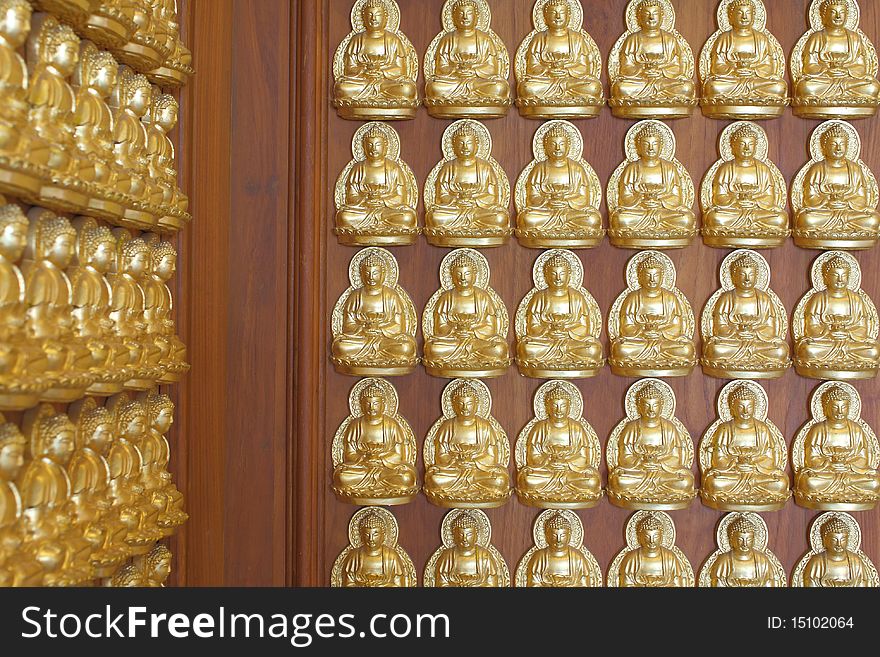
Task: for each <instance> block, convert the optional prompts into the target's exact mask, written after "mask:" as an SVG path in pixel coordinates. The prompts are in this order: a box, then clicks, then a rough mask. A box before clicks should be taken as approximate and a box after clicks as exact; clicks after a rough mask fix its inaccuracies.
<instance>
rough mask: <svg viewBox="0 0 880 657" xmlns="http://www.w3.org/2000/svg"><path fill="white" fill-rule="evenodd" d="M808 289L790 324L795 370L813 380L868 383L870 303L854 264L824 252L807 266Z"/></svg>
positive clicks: (873, 362)
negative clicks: (861, 380)
mask: <svg viewBox="0 0 880 657" xmlns="http://www.w3.org/2000/svg"><path fill="white" fill-rule="evenodd" d="M810 278H811V280H812V283H813V287H812V289H810V290H809V291H808V292H807V293H806V294H805V295H804V296H803V297H802V298H801V300H800V301H799V302H798V304H797V306H796V307H795V309H794V315H793V318H792V333H793V334H794V341H795V362H794V365H795V368H796V369H797V371H798V374H800V375H801V376H808V377H810V378H814V379H870V378H873V377H875V376H876V375H877V368H878V367H880V344H878V342H877V334H878V319H877V309H876V308H875V307H874V302H873V301H871V298H870V297H869V296H868V295H867V294H866V293H865V291H864V290H862V289H861V287H860V285H861V280H862V271H861V269H860V268H859V263H858V261H857V260H856V259H855V258H854V257H853V256H852V255H850V254H849V253H845V252H843V251H827V252H825V253H823V254H822V255H820V256H819V257H818V258H816V260H814V261H813V266H812V267H811V269H810Z"/></svg>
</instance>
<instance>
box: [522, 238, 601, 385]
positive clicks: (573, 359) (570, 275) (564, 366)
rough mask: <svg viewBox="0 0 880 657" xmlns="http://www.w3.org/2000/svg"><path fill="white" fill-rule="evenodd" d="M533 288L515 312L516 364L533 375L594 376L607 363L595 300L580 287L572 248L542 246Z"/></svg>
mask: <svg viewBox="0 0 880 657" xmlns="http://www.w3.org/2000/svg"><path fill="white" fill-rule="evenodd" d="M532 277H533V279H534V283H535V287H533V288H532V289H531V290H529V292H527V293H526V296H525V297H523V300H522V301H521V302H520V304H519V308H518V309H517V311H516V339H517V344H516V363H517V366H518V367H519V370H520V373H522V374H523V375H524V376H530V377H535V378H581V377H589V376H595V375H596V374H598V373H599V371H600V370H601V369H602V367H603V365H604V364H605V356H604V354H603V348H602V343H601V342H600V341H599V335H600V334H601V332H602V316H601V314H600V312H599V304H597V303H596V300H595V299H594V298H593V296H592V295H591V294H590V293H589V292H588V291H587V290H586V289H585V288H584V287H583V278H584V269H583V265H582V264H581V261H580V259H579V258H578V257H577V256H576V255H575V254H574V253H572V252H571V251H566V250H563V249H553V250H550V251H544V252H543V253H542V254H541V255H540V256H538V258H537V260H536V261H535V266H534V267H533V269H532Z"/></svg>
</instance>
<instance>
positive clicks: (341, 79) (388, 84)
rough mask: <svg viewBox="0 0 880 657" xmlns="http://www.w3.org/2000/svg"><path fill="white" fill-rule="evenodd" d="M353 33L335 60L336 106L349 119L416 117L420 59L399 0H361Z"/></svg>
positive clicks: (354, 15)
mask: <svg viewBox="0 0 880 657" xmlns="http://www.w3.org/2000/svg"><path fill="white" fill-rule="evenodd" d="M351 28H352V31H351V32H350V33H349V34H348V36H346V37H345V38H344V39H343V40H342V43H340V44H339V47H338V48H337V50H336V54H335V55H334V57H333V78H334V80H335V84H334V91H333V97H334V100H333V104H334V106H335V107H336V111H337V112H338V113H339V116H341V117H342V118H343V119H350V120H354V121H369V120H384V121H395V120H401V119H412V118H415V115H416V110H417V109H418V107H419V104H420V102H421V101H420V100H419V94H418V88H417V86H416V79H417V78H418V75H419V58H418V55H417V54H416V50H415V48H413V46H412V44H411V43H410V42H409V39H407V38H406V35H405V34H404V33H403V32H401V31H400V7H398V6H397V3H396V2H395V1H394V0H356V2H355V3H354V6H353V7H352V8H351Z"/></svg>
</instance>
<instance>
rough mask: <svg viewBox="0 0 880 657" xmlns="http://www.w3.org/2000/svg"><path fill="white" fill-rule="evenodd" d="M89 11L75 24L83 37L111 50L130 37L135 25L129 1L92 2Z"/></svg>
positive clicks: (127, 40) (123, 43)
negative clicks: (83, 18) (79, 22)
mask: <svg viewBox="0 0 880 657" xmlns="http://www.w3.org/2000/svg"><path fill="white" fill-rule="evenodd" d="M90 9H91V13H90V14H89V15H88V17H87V18H86V19H85V20H84V21H83V22H82V23H81V24H80V25H78V26H77V29H78V30H79V32H80V34H82V35H83V37H84V38H86V39H89V40H90V41H93V42H95V43H96V44H97V45H98V46H99V47H101V48H106V49H108V50H113V49H117V48H120V47H122V46H124V45H125V44H126V43H128V42H129V40H130V39H131V35H132V34H133V33H134V31H135V29H136V28H137V25H135V22H134V17H133V11H132V9H131V5H130V3H128V2H126V1H125V0H104V1H102V2H97V3H94V2H93V3H92V6H91V7H90Z"/></svg>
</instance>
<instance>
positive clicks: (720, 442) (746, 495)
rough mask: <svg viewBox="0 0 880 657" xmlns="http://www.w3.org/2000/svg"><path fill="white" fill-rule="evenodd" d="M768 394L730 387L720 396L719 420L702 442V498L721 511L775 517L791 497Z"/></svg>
mask: <svg viewBox="0 0 880 657" xmlns="http://www.w3.org/2000/svg"><path fill="white" fill-rule="evenodd" d="M767 405H768V400H767V393H766V392H765V390H764V388H762V387H761V386H760V385H759V384H758V383H756V382H754V381H731V382H730V383H728V384H727V385H726V386H724V387H723V388H722V389H721V392H720V393H718V404H717V408H718V418H717V419H716V420H715V421H714V422H713V423H712V425H711V426H710V427H709V428H708V429H707V430H706V433H704V434H703V438H702V439H701V440H700V450H699V452H700V470H701V472H702V474H703V479H702V485H701V486H700V496H701V497H702V498H703V504H705V505H706V506H709V507H711V508H713V509H718V510H721V511H776V510H778V509H781V508H782V507H783V506H785V503H786V502H787V501H788V498H789V497H791V492H790V491H789V490H788V483H789V481H788V475H787V474H786V473H785V464H786V462H787V460H788V449H787V446H786V444H785V438H784V437H783V435H782V432H781V431H780V430H779V429H778V428H777V427H776V425H775V424H773V422H771V421H770V420H769V419H768V418H767Z"/></svg>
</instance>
